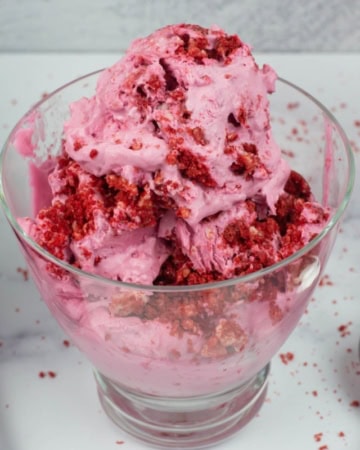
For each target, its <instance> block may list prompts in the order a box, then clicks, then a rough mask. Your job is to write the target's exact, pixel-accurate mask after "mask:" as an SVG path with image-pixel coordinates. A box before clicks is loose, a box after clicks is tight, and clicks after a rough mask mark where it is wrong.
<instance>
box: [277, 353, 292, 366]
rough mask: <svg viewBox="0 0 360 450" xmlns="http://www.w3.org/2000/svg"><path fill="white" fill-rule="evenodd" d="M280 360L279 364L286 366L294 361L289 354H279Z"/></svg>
mask: <svg viewBox="0 0 360 450" xmlns="http://www.w3.org/2000/svg"><path fill="white" fill-rule="evenodd" d="M280 359H281V362H282V363H283V364H285V365H286V364H288V363H289V362H290V361H292V360H293V359H294V354H293V353H291V352H287V353H281V354H280Z"/></svg>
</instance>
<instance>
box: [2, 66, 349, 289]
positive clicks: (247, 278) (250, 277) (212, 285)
mask: <svg viewBox="0 0 360 450" xmlns="http://www.w3.org/2000/svg"><path fill="white" fill-rule="evenodd" d="M103 70H104V69H100V70H95V71H93V72H90V73H87V74H85V75H82V76H80V77H78V78H75V79H73V80H71V81H69V82H68V83H66V84H64V85H62V86H60V87H59V88H57V89H55V90H54V91H53V92H51V93H50V94H49V95H47V96H46V98H43V99H41V100H40V101H38V102H37V103H35V104H34V105H33V106H32V107H31V108H30V109H29V110H28V112H27V113H25V114H24V116H22V117H21V119H20V120H18V122H17V123H16V124H15V126H14V127H13V128H12V130H11V131H10V133H9V135H8V138H7V139H6V141H5V143H4V145H3V147H2V150H1V152H0V204H1V206H2V209H3V210H4V212H5V216H6V218H7V220H8V222H9V224H10V225H11V227H12V228H13V230H14V232H15V233H16V235H17V236H18V237H20V238H21V239H23V240H24V241H25V242H26V244H28V245H29V246H30V247H31V248H32V249H33V250H34V251H35V252H36V253H37V254H39V255H40V256H41V257H42V258H44V259H46V260H48V261H49V262H52V263H53V264H55V265H56V266H59V267H61V268H62V269H64V270H65V271H66V272H69V273H71V274H73V275H75V276H79V277H86V278H89V279H90V280H92V281H97V282H100V283H104V284H109V285H113V286H117V287H123V288H127V289H132V290H134V289H136V290H138V291H145V292H149V291H150V292H167V293H171V292H173V293H177V292H194V291H206V290H210V289H211V290H212V289H219V288H226V287H230V286H234V285H236V284H239V283H247V282H252V281H254V280H256V279H258V278H261V277H264V276H266V275H268V274H270V273H273V272H275V271H277V270H279V269H281V268H283V267H285V266H287V265H288V264H290V263H292V262H293V261H295V260H297V259H298V258H301V257H302V256H303V255H305V254H306V253H308V252H309V251H310V250H311V249H312V248H314V247H315V246H316V245H317V244H318V243H319V242H320V241H322V239H323V238H324V237H325V236H326V235H327V234H328V233H329V232H330V231H331V230H332V228H334V226H335V225H336V224H337V223H338V222H339V220H340V218H341V216H342V215H343V213H344V211H345V209H346V207H347V206H348V204H349V201H350V197H351V193H352V190H353V187H354V182H355V159H354V154H353V151H352V147H351V144H350V142H349V140H348V138H347V135H346V133H345V132H344V130H343V128H342V126H341V125H340V124H339V122H338V121H337V119H336V118H335V117H334V115H333V114H332V113H331V112H330V111H329V110H328V109H327V108H326V107H325V106H324V105H323V104H322V103H321V102H320V101H318V100H317V99H316V98H315V97H313V96H312V95H311V94H309V93H308V92H307V91H305V90H304V89H302V88H301V87H299V86H297V85H295V84H293V83H292V82H290V81H287V80H286V79H284V78H281V77H278V78H277V83H278V82H280V83H282V84H284V85H287V86H288V87H290V88H292V89H294V90H296V91H298V92H299V93H300V94H302V95H303V96H305V97H306V98H307V99H308V100H310V101H311V102H312V103H314V104H315V105H316V106H317V107H318V108H319V109H320V110H321V111H322V112H323V114H324V115H325V116H326V118H327V119H328V120H330V122H331V123H332V124H333V125H334V126H335V128H336V130H337V132H338V134H339V135H340V137H341V140H342V142H343V145H344V147H345V150H346V156H347V161H348V174H347V175H348V181H347V186H346V190H345V193H344V196H343V198H342V200H341V203H340V205H339V206H338V207H337V208H336V210H335V211H334V214H333V216H332V217H331V219H330V220H329V222H328V223H327V224H326V226H325V227H324V228H323V230H322V231H321V232H320V233H319V234H318V235H317V236H316V237H315V238H314V239H313V240H311V241H310V242H308V243H307V244H306V245H305V246H304V247H302V248H301V249H300V250H298V251H296V252H295V253H293V254H291V255H290V256H288V257H287V258H284V259H282V260H281V261H278V262H277V263H275V264H273V265H271V266H269V267H266V268H264V269H261V270H257V271H255V272H252V273H249V274H247V275H242V276H238V277H233V278H230V279H226V280H222V281H213V282H209V283H206V284H204V283H203V284H194V285H176V286H173V285H146V284H137V283H130V282H123V281H118V280H113V279H111V278H105V277H102V276H100V275H96V274H92V273H90V272H86V271H83V270H81V269H78V268H76V267H74V266H72V265H71V264H68V263H67V262H65V261H63V260H61V259H59V258H57V257H55V256H53V255H52V254H51V253H49V252H48V251H47V250H45V249H44V248H43V247H41V246H40V245H39V244H37V243H36V241H34V240H33V239H32V238H31V237H30V236H29V235H27V234H26V233H25V232H24V230H23V229H22V228H21V227H20V225H19V224H18V222H17V220H16V218H15V217H14V216H13V215H12V213H11V211H10V208H9V207H8V204H7V201H6V198H5V193H4V188H3V181H2V179H3V167H4V160H5V156H6V153H7V150H8V149H9V147H10V143H11V142H12V137H13V135H14V134H15V133H16V131H17V130H18V128H19V127H20V126H21V125H22V124H23V123H24V122H25V121H26V119H27V118H28V117H29V116H31V114H33V113H34V112H35V111H36V109H37V108H38V107H39V106H41V105H42V104H44V103H46V102H47V101H49V100H50V99H51V98H52V97H54V96H56V95H57V94H58V93H60V92H61V91H63V90H65V89H66V88H67V87H69V86H72V85H74V84H76V83H79V82H80V81H83V80H86V79H88V78H90V77H92V76H95V75H99V74H100V73H101V72H102V71H103ZM275 94H276V90H275ZM270 114H271V111H270Z"/></svg>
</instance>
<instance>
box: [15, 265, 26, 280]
mask: <svg viewBox="0 0 360 450" xmlns="http://www.w3.org/2000/svg"><path fill="white" fill-rule="evenodd" d="M16 272H17V273H20V274H21V275H22V277H23V279H24V281H28V279H29V272H28V270H27V269H23V268H21V267H18V268H17V269H16Z"/></svg>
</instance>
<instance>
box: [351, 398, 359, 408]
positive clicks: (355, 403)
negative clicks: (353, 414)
mask: <svg viewBox="0 0 360 450" xmlns="http://www.w3.org/2000/svg"><path fill="white" fill-rule="evenodd" d="M350 406H352V407H353V408H360V402H359V400H354V401H352V402H351V403H350Z"/></svg>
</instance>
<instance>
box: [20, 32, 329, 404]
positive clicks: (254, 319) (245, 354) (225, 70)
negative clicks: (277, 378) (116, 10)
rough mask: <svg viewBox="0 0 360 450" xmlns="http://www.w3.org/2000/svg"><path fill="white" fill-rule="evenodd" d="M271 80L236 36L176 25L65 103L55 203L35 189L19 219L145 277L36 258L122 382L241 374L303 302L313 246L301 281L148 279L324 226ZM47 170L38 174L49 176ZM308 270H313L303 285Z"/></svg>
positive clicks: (183, 273) (169, 383)
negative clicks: (280, 121) (199, 289)
mask: <svg viewBox="0 0 360 450" xmlns="http://www.w3.org/2000/svg"><path fill="white" fill-rule="evenodd" d="M276 78H277V76H276V74H275V72H274V70H273V69H272V68H270V67H269V66H267V65H264V66H263V67H262V68H260V67H259V66H258V65H257V64H256V62H255V61H254V58H253V56H252V54H251V51H250V47H249V46H248V45H246V44H245V43H243V42H242V41H241V40H240V39H239V38H238V37H237V36H229V35H227V34H225V33H224V32H223V31H222V30H221V29H219V28H217V27H212V28H210V29H204V28H201V27H199V26H194V25H174V26H167V27H165V28H162V29H160V30H158V31H156V32H154V33H153V34H152V35H150V36H148V37H146V38H143V39H138V40H136V41H134V43H133V44H132V45H131V46H130V48H129V49H128V51H127V52H126V54H125V56H124V57H123V58H122V59H121V60H120V61H119V62H117V63H116V64H114V65H113V66H112V67H110V68H108V69H106V70H104V71H103V72H102V73H101V75H100V77H99V79H98V83H97V89H96V94H95V95H94V96H93V97H91V98H82V99H80V100H78V101H76V102H74V103H72V104H71V105H70V109H71V114H70V118H69V119H68V120H67V121H66V123H65V125H64V136H63V146H62V149H61V152H60V156H58V157H57V158H54V159H53V160H52V164H53V166H52V167H51V170H49V161H46V164H45V165H44V173H46V175H48V174H49V175H48V177H47V182H46V185H44V184H42V189H44V192H46V193H49V190H50V191H51V197H52V199H51V203H49V204H47V205H46V207H44V204H43V203H44V202H46V200H47V199H48V194H46V196H45V197H44V198H43V199H42V200H37V204H38V205H41V208H40V207H39V209H40V210H39V211H37V216H36V217H35V219H30V218H26V219H21V224H22V226H23V228H24V230H25V231H26V233H28V234H29V235H30V236H31V237H32V238H33V239H34V240H35V241H37V242H38V243H39V244H40V245H41V246H42V247H44V248H45V249H46V250H47V251H49V252H50V253H52V254H53V255H54V256H56V257H57V258H59V259H62V260H64V261H65V262H67V263H69V264H70V265H73V266H74V267H76V268H78V269H81V270H83V271H84V272H88V273H91V274H95V275H99V276H101V277H104V278H106V279H111V280H118V281H123V282H130V283H136V284H138V285H139V286H138V288H136V289H135V288H134V291H133V292H129V291H128V290H126V289H125V290H123V289H122V288H116V289H115V288H113V287H111V286H107V285H106V280H103V281H102V282H101V281H98V285H96V282H95V281H94V280H91V279H90V280H87V278H86V274H84V278H83V279H81V278H80V279H79V280H78V281H77V283H74V282H73V281H72V280H71V277H70V278H69V274H67V275H65V274H61V273H59V271H58V270H55V271H53V272H52V270H53V266H52V265H48V264H46V263H45V262H44V261H43V260H40V259H39V261H38V265H39V273H41V277H39V276H38V277H37V276H36V275H35V279H36V280H37V282H38V283H37V284H38V286H40V289H41V291H42V293H43V296H44V298H45V299H46V300H47V302H48V304H49V307H50V309H51V310H52V311H53V313H54V314H55V315H56V317H57V318H58V320H59V321H60V323H61V324H62V326H63V327H64V328H65V329H66V330H67V332H68V333H69V334H70V335H71V336H72V337H73V339H74V341H75V342H77V344H78V345H79V347H80V348H81V349H82V350H84V352H85V353H86V354H87V355H89V357H90V359H91V361H92V362H93V363H94V365H95V366H96V367H98V368H99V369H100V371H102V372H103V373H104V374H105V375H107V376H108V377H110V378H112V379H113V380H115V381H118V382H120V383H121V384H123V385H125V386H130V387H131V388H133V389H140V390H141V389H143V387H144V386H145V387H146V386H150V387H149V391H150V392H151V393H152V394H156V395H175V396H176V395H180V396H183V395H196V394H200V393H206V392H212V391H213V390H214V389H219V390H221V389H224V388H227V387H229V385H233V386H235V385H236V383H238V382H239V380H241V379H242V380H243V381H245V380H246V379H247V378H248V377H249V376H251V375H252V374H254V373H256V371H258V370H260V369H261V368H262V367H263V366H264V365H265V363H266V362H267V361H268V360H269V358H270V356H271V355H272V354H273V353H274V351H276V348H278V347H279V345H280V344H281V343H282V342H283V341H284V339H285V337H286V336H287V335H288V334H289V332H290V331H291V329H292V328H293V327H294V324H295V323H296V322H297V320H298V319H299V317H300V315H301V314H302V312H303V310H304V307H305V304H306V299H307V298H308V297H309V292H310V291H311V290H312V289H313V287H314V282H313V281H314V280H316V278H317V276H318V275H319V259H318V257H317V256H311V257H308V256H306V257H304V258H303V259H301V260H299V261H298V262H297V263H296V267H294V270H293V273H291V277H290V278H291V279H289V274H288V273H284V272H281V271H280V272H279V273H277V274H276V275H274V276H273V278H271V280H270V279H267V278H264V279H263V280H262V279H260V280H255V281H254V282H250V283H249V284H247V285H246V286H239V288H235V290H231V289H232V288H231V289H230V288H229V290H228V289H227V288H223V289H221V288H216V289H214V290H213V291H211V288H209V290H205V291H204V293H203V294H201V295H200V294H199V295H197V294H195V293H192V294H187V295H185V294H184V295H182V294H176V295H175V294H169V295H165V294H163V293H151V292H150V293H149V292H148V291H142V290H141V285H147V286H149V285H153V284H154V285H160V286H164V285H195V284H203V283H207V282H213V281H221V280H226V279H231V278H233V277H236V276H241V275H246V274H249V273H252V272H256V271H257V270H259V269H263V268H266V267H269V266H271V265H273V264H274V263H276V262H279V261H281V260H282V259H284V258H286V257H288V256H290V255H291V254H293V253H294V252H296V251H297V250H299V249H300V248H302V247H303V246H304V245H306V244H307V243H308V242H309V241H310V240H311V239H313V238H314V236H316V235H317V234H318V233H319V232H320V231H321V230H322V229H323V227H324V225H325V224H326V222H327V220H328V216H329V214H328V211H326V210H325V209H324V208H322V207H321V206H320V205H319V204H317V203H316V202H315V201H314V198H313V196H312V194H311V191H310V187H309V186H308V184H307V182H306V181H305V180H304V179H303V177H302V176H301V175H299V174H298V173H296V172H294V171H292V170H291V168H290V167H289V165H288V163H287V162H286V161H285V160H284V159H283V158H282V156H281V150H280V148H279V146H278V145H277V144H276V142H275V141H274V139H273V136H272V132H271V126H270V115H269V102H268V94H271V93H272V92H273V91H274V90H275V82H276ZM23 138H24V139H23V140H22V141H21V142H23V143H25V144H26V145H27V143H29V142H30V141H31V140H29V136H28V135H27V134H24V136H23ZM25 144H24V145H25ZM30 144H31V145H32V146H33V143H31V142H30ZM30 144H29V145H30ZM26 145H25V147H26ZM19 147H20V150H21V151H22V152H23V154H24V155H28V154H29V151H30V150H31V149H29V148H28V147H26V148H25V149H21V145H20V146H19ZM45 168H46V171H45ZM41 170H42V166H41V165H40V166H39V167H37V168H36V170H33V174H34V177H35V178H37V179H38V180H40V181H41V183H44V179H45V177H44V173H41ZM33 185H34V186H35V185H36V183H35V182H34V183H33ZM36 195H38V194H37V193H36V192H35V196H36ZM44 199H45V200H44ZM319 258H320V260H321V259H322V256H320V257H319ZM40 268H41V270H40ZM304 271H305V272H306V273H307V274H309V273H310V272H311V273H312V275H311V276H310V279H311V281H310V282H309V283H308V284H307V285H306V286H302V281H301V273H303V272H304ZM46 277H49V283H48V285H51V289H50V290H49V289H47V288H46V285H47V283H46V282H44V279H46ZM50 280H51V283H50ZM102 284H103V287H101V285H102ZM291 290H293V291H294V294H290V295H289V291H291ZM235 294H236V295H235ZM245 298H247V299H248V300H247V301H245ZM285 316H286V317H287V320H284V321H283V319H284V317H285ZM74 323H76V326H74V325H73V324H74ZM275 330H276V333H277V335H278V337H277V338H274V333H275ZM205 377H206V379H207V380H208V383H207V385H206V386H204V385H203V383H202V380H203V379H204V378H205Z"/></svg>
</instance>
